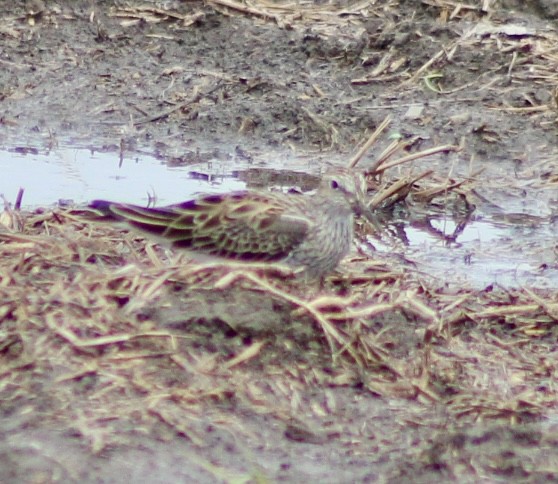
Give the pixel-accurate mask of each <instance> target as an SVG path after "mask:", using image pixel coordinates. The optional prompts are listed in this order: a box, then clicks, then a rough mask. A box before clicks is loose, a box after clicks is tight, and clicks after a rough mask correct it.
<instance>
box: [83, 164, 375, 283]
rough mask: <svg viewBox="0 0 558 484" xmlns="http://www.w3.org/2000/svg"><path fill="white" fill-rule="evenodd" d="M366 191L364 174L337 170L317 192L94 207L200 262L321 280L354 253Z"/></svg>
mask: <svg viewBox="0 0 558 484" xmlns="http://www.w3.org/2000/svg"><path fill="white" fill-rule="evenodd" d="M365 194H366V180H365V178H364V176H363V175H362V174H361V173H359V172H356V171H352V170H349V169H347V168H330V169H329V170H328V171H326V173H325V174H324V176H323V177H322V179H321V181H320V184H319V186H318V188H317V190H316V192H315V193H314V194H312V195H305V194H293V193H283V192H270V191H250V190H244V191H236V192H229V193H223V194H205V195H200V196H198V197H196V198H193V199H191V200H187V201H185V202H181V203H177V204H173V205H168V206H164V207H141V206H138V205H132V204H128V203H118V202H112V201H107V200H93V201H92V202H91V203H90V204H89V206H88V208H89V209H90V210H93V211H94V212H95V214H96V217H95V219H96V221H98V222H118V223H121V224H122V223H123V224H124V225H125V226H126V227H127V228H130V229H133V230H135V231H137V232H140V233H141V234H143V235H146V236H149V237H151V238H153V239H154V240H155V241H157V242H159V243H162V244H164V245H167V246H170V247H172V248H174V249H184V250H186V251H187V252H188V253H189V255H192V256H193V257H194V259H196V258H198V259H199V258H201V259H202V260H206V259H207V258H209V259H217V260H232V261H240V262H246V263H281V264H285V265H287V266H289V267H290V268H293V269H297V270H299V272H302V273H304V274H305V275H306V276H307V277H308V278H310V279H314V278H321V277H323V276H324V275H326V274H328V273H330V272H331V271H333V270H334V269H335V268H336V267H337V265H338V264H339V262H340V261H341V259H343V257H345V256H346V255H347V254H348V252H349V250H350V248H351V244H352V241H353V236H354V228H353V225H354V214H359V213H361V212H362V211H364V210H366V203H365ZM196 256H199V257H196Z"/></svg>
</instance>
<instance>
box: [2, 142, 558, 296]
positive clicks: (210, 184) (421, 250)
mask: <svg viewBox="0 0 558 484" xmlns="http://www.w3.org/2000/svg"><path fill="white" fill-rule="evenodd" d="M273 160H274V161H273ZM265 161H266V163H264V165H265V166H268V167H269V166H273V167H275V168H276V169H275V170H271V169H269V168H267V169H263V168H258V167H257V166H254V165H253V164H252V163H251V162H248V161H247V160H245V159H235V158H234V155H231V156H230V157H228V158H227V159H226V160H224V161H223V160H221V161H218V160H216V161H204V162H200V163H189V164H187V165H184V166H168V164H167V163H165V162H164V161H161V160H160V159H158V158H156V157H155V156H152V155H150V154H145V153H140V154H138V153H135V154H133V155H132V154H130V155H128V156H124V157H123V158H122V160H121V159H120V158H119V156H118V154H117V153H115V152H114V151H111V152H102V151H95V150H92V149H87V148H80V147H75V146H71V147H70V146H62V147H60V146H59V147H57V148H56V149H54V150H38V149H33V148H19V149H18V148H11V149H5V150H0V173H2V176H1V177H0V194H4V195H5V196H6V198H7V199H8V200H9V201H11V202H13V201H14V200H15V197H16V194H17V191H18V189H19V188H20V187H21V188H24V189H25V193H24V197H23V204H22V206H23V208H26V209H30V208H34V207H37V206H53V205H56V204H58V203H64V204H66V203H71V204H76V205H81V204H85V203H87V202H88V201H90V200H92V199H95V198H103V199H109V200H118V201H123V202H130V203H138V204H147V202H148V201H149V198H150V197H156V203H157V204H158V205H165V204H170V203H176V202H179V201H183V200H185V199H188V198H191V197H193V196H195V195H196V194H197V193H208V192H214V193H219V192H227V191H231V190H242V189H244V188H246V187H247V186H248V187H252V186H254V185H256V186H262V187H270V186H273V187H280V188H281V187H282V188H286V187H289V183H290V186H292V185H293V184H294V185H297V184H298V185H299V186H300V185H304V184H305V182H304V180H303V179H304V175H300V173H303V172H306V173H307V172H312V171H315V170H313V169H312V167H311V166H310V165H309V163H308V162H307V161H305V160H304V158H300V157H299V158H298V160H297V162H298V164H299V165H298V166H296V165H295V164H294V163H289V165H288V166H289V169H291V170H292V169H294V170H296V171H297V172H298V173H297V174H294V175H293V171H289V170H285V169H284V167H279V166H278V165H280V164H281V163H280V162H277V160H276V158H275V159H274V158H273V155H270V159H268V160H265ZM261 165H262V163H260V164H259V166H261ZM314 166H315V164H314ZM279 168H283V169H279ZM310 178H313V177H312V176H310ZM311 186H312V183H310V187H311ZM304 188H308V187H306V186H305V187H304ZM508 207H509V205H508ZM394 225H397V231H395V230H394V231H393V233H395V232H397V235H396V237H392V240H391V241H390V242H388V243H385V241H384V240H380V241H379V240H375V239H374V240H372V239H371V240H370V241H369V242H370V245H371V246H373V247H374V249H375V250H372V251H369V253H370V255H371V256H372V257H375V256H378V255H381V254H384V255H386V256H391V255H393V254H395V255H399V256H402V257H404V258H405V259H407V260H410V261H412V262H413V263H414V264H415V268H416V270H418V271H420V272H423V273H425V274H428V275H431V276H434V277H437V278H440V279H442V280H443V281H445V282H447V283H448V284H450V285H458V286H461V285H463V286H473V287H477V288H480V287H486V286H489V285H491V284H500V285H502V286H505V287H519V286H528V287H547V288H556V287H558V269H557V266H558V264H557V262H556V259H557V258H556V251H555V245H556V243H555V239H556V226H555V225H553V224H551V223H543V222H537V223H533V224H528V223H515V224H513V223H504V222H502V221H501V214H500V217H498V219H497V218H496V217H495V216H493V215H491V214H490V213H484V214H483V213H482V210H478V211H477V212H475V217H474V218H473V219H472V220H471V221H469V222H467V223H466V224H462V225H460V226H458V225H457V223H456V222H455V221H453V220H451V219H450V218H446V219H442V218H431V219H429V220H428V221H427V223H425V221H424V220H423V221H421V223H417V222H411V221H408V220H404V221H401V222H398V223H397V224H394Z"/></svg>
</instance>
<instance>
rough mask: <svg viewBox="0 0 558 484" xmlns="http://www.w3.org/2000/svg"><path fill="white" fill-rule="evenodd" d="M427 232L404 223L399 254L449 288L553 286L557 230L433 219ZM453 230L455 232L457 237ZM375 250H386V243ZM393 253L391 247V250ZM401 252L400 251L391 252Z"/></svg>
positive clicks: (557, 280)
mask: <svg viewBox="0 0 558 484" xmlns="http://www.w3.org/2000/svg"><path fill="white" fill-rule="evenodd" d="M429 222H430V223H429V228H430V231H428V230H426V229H425V227H424V226H421V227H415V226H412V225H411V224H409V223H407V222H405V223H404V224H403V226H400V227H399V231H400V232H402V233H403V234H404V239H405V241H404V243H403V245H404V248H403V254H404V257H405V258H406V259H409V260H411V261H413V262H414V263H415V264H416V270H418V271H419V272H423V273H425V274H429V275H432V276H435V277H438V278H440V279H442V280H444V281H446V282H447V283H448V284H449V285H452V286H472V287H475V288H477V289H479V288H484V287H487V286H490V285H491V284H499V285H501V286H504V287H522V286H524V287H538V288H557V287H558V261H557V253H556V250H555V248H556V226H554V225H553V224H550V223H540V224H538V225H537V226H517V225H516V226H514V225H509V224H503V223H500V222H498V221H493V220H491V219H490V218H482V219H480V220H473V221H471V222H469V223H468V224H466V225H464V226H458V225H457V224H456V223H455V222H453V221H451V220H442V219H432V220H430V221H429ZM456 232H458V233H456ZM370 242H371V244H372V245H374V246H375V247H376V248H377V250H378V251H379V252H383V251H389V250H390V248H389V247H388V245H387V244H385V245H382V246H379V245H378V243H377V241H376V240H370ZM391 250H392V251H393V247H392V248H391ZM396 252H398V253H401V249H396Z"/></svg>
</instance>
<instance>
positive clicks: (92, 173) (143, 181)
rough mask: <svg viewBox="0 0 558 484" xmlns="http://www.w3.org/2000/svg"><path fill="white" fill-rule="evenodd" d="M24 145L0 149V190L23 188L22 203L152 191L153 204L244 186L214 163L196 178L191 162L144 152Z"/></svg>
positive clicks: (10, 195) (123, 197) (125, 197)
mask: <svg viewBox="0 0 558 484" xmlns="http://www.w3.org/2000/svg"><path fill="white" fill-rule="evenodd" d="M25 150H29V149H28V148H26V149H25ZM25 150H23V149H20V150H17V151H16V150H4V151H0V173H2V177H1V178H0V193H2V194H4V196H5V197H6V198H7V199H8V200H9V201H13V200H14V199H15V197H16V194H17V191H18V189H19V188H20V187H21V188H24V189H25V194H24V197H23V205H22V206H23V207H24V208H33V207H36V206H51V205H54V204H57V203H58V202H59V201H68V202H71V203H74V204H77V205H80V204H85V203H87V202H88V201H90V200H92V199H95V198H104V199H109V200H118V201H122V202H130V203H147V201H148V199H149V194H150V195H151V196H156V197H157V201H158V204H169V203H174V202H179V201H182V200H184V199H186V198H189V197H192V196H193V195H194V194H196V193H198V192H211V191H214V190H215V191H221V190H222V191H229V190H240V189H243V188H244V187H245V184H244V183H243V182H241V181H239V180H238V179H236V178H233V177H232V176H231V175H230V174H227V173H225V172H224V170H220V169H219V167H215V168H214V169H213V173H214V174H213V175H212V176H211V178H207V177H202V178H200V177H196V175H195V173H193V172H195V168H196V167H195V166H178V167H169V166H167V165H166V164H165V163H163V162H161V160H159V159H157V158H155V157H154V156H151V155H149V154H141V155H134V156H126V157H124V158H123V159H122V160H120V159H119V156H118V154H117V153H114V152H108V153H104V152H100V151H94V150H89V149H85V148H75V147H61V148H57V149H56V150H52V151H50V152H42V151H39V150H34V149H31V151H27V152H22V151H25ZM205 165H207V163H205ZM220 172H221V173H220Z"/></svg>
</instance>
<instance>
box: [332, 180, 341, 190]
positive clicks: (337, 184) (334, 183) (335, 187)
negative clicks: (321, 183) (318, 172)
mask: <svg viewBox="0 0 558 484" xmlns="http://www.w3.org/2000/svg"><path fill="white" fill-rule="evenodd" d="M331 188H333V189H334V190H336V189H337V188H339V183H337V182H336V181H335V180H331Z"/></svg>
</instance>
